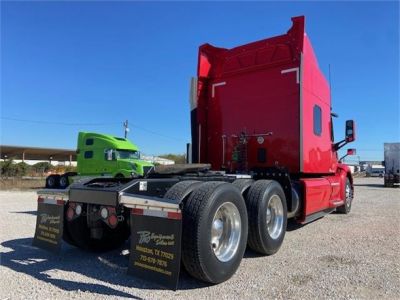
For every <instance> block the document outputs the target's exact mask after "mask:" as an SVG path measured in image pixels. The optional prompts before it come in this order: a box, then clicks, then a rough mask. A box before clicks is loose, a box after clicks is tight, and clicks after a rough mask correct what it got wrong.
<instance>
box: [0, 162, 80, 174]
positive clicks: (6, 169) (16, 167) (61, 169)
mask: <svg viewBox="0 0 400 300" xmlns="http://www.w3.org/2000/svg"><path fill="white" fill-rule="evenodd" d="M0 167H1V176H2V177H22V176H46V175H47V173H49V172H54V173H65V172H74V171H76V167H73V166H53V165H52V164H50V163H49V162H38V163H36V164H34V165H28V164H27V163H25V162H19V163H16V162H14V161H13V160H12V159H7V160H4V161H1V162H0Z"/></svg>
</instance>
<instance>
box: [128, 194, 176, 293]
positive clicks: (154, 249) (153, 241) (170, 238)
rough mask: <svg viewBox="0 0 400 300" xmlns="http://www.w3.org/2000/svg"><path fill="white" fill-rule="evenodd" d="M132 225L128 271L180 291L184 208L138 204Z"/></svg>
mask: <svg viewBox="0 0 400 300" xmlns="http://www.w3.org/2000/svg"><path fill="white" fill-rule="evenodd" d="M158 199H160V198H158ZM160 200H161V202H162V201H165V203H167V202H169V200H167V199H160ZM171 202H172V201H171ZM140 207H142V208H140ZM130 226H131V245H130V255H129V267H128V274H130V275H133V276H135V277H138V278H140V279H144V280H147V281H149V282H153V283H156V284H159V285H160V286H163V287H166V288H169V289H172V290H176V289H177V287H178V281H179V271H180V264H181V239H182V211H181V210H180V209H179V208H178V209H176V210H173V209H169V210H168V209H164V210H161V209H154V207H153V208H152V207H151V206H150V207H147V208H146V207H143V206H140V205H137V206H136V207H135V208H132V207H131V214H130Z"/></svg>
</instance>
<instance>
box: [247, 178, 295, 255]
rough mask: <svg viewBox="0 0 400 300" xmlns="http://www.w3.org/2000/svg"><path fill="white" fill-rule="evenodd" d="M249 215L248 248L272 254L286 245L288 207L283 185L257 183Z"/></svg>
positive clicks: (251, 192)
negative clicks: (284, 240)
mask: <svg viewBox="0 0 400 300" xmlns="http://www.w3.org/2000/svg"><path fill="white" fill-rule="evenodd" d="M246 200H247V201H246V205H247V212H248V215H249V238H248V245H249V247H250V248H251V249H253V250H254V251H256V252H258V253H261V254H264V255H272V254H274V253H276V252H277V251H278V250H279V248H280V247H281V245H282V243H283V239H284V237H285V233H286V225H287V205H286V198H285V193H284V192H283V190H282V187H281V185H280V184H279V183H278V182H276V181H273V180H258V181H256V182H255V183H254V184H253V185H252V186H251V188H250V190H249V192H248V194H247V199H246Z"/></svg>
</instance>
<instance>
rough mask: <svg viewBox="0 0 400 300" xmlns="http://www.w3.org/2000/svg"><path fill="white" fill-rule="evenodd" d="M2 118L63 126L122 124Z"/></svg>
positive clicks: (3, 118)
mask: <svg viewBox="0 0 400 300" xmlns="http://www.w3.org/2000/svg"><path fill="white" fill-rule="evenodd" d="M1 119H2V120H8V121H16V122H25V123H36V124H48V125H62V126H106V125H113V124H120V123H119V122H118V123H117V122H112V123H67V122H53V121H41V120H28V119H17V118H8V117H1Z"/></svg>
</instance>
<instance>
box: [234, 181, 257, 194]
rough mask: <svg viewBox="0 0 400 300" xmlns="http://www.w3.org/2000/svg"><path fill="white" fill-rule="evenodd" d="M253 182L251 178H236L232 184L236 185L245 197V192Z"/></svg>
mask: <svg viewBox="0 0 400 300" xmlns="http://www.w3.org/2000/svg"><path fill="white" fill-rule="evenodd" d="M253 183H254V180H253V179H236V180H235V181H234V182H233V183H232V184H233V185H234V186H236V187H237V188H238V189H239V191H240V193H241V194H242V195H243V197H244V198H246V195H247V192H248V191H249V189H250V187H251V185H252V184H253Z"/></svg>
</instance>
